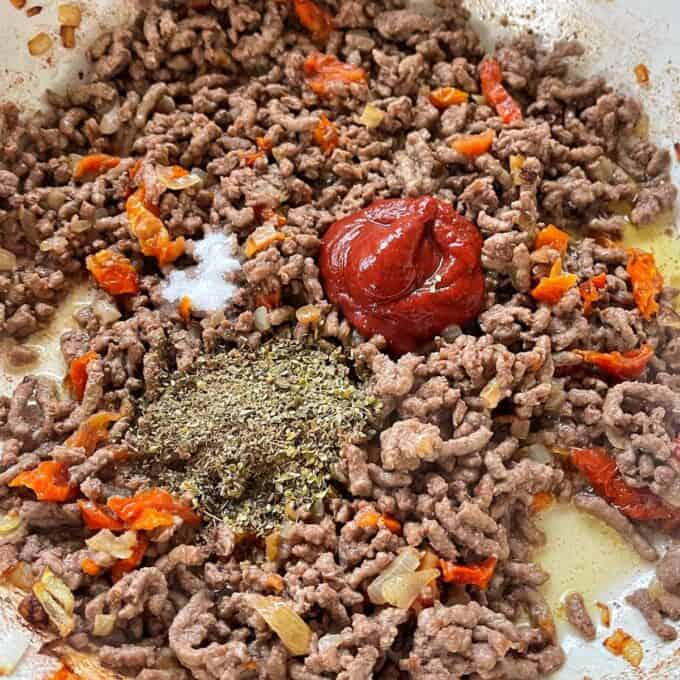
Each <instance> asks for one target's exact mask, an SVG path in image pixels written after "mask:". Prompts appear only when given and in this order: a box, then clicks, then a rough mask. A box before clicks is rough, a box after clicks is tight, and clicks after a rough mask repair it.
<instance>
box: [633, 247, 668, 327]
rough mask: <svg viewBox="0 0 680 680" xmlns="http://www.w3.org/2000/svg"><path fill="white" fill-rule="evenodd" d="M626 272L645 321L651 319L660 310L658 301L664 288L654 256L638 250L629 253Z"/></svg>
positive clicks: (634, 249)
mask: <svg viewBox="0 0 680 680" xmlns="http://www.w3.org/2000/svg"><path fill="white" fill-rule="evenodd" d="M627 252H628V264H627V266H626V271H627V272H628V276H629V277H630V281H631V283H632V285H633V299H634V300H635V304H636V305H637V307H638V309H639V310H640V313H641V314H642V316H643V317H644V318H645V319H651V318H652V316H654V314H656V312H657V311H658V309H659V305H658V303H657V301H656V298H657V296H658V295H659V293H661V289H662V288H663V276H661V272H659V270H658V269H657V268H656V262H655V261H654V255H652V253H645V252H643V251H642V250H638V249H637V248H630V249H629V250H628V251H627Z"/></svg>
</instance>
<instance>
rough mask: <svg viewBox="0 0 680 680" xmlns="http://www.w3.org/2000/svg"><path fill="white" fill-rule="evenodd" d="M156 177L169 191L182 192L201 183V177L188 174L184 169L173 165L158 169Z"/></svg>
mask: <svg viewBox="0 0 680 680" xmlns="http://www.w3.org/2000/svg"><path fill="white" fill-rule="evenodd" d="M156 177H157V178H158V181H159V182H160V183H161V184H162V185H163V186H165V187H167V188H168V189H172V190H174V191H181V190H182V189H188V188H189V187H193V186H194V185H196V184H200V183H201V177H199V175H197V174H196V173H194V172H188V171H187V170H185V169H184V168H181V167H179V166H176V165H173V166H171V167H166V166H163V165H159V166H157V167H156Z"/></svg>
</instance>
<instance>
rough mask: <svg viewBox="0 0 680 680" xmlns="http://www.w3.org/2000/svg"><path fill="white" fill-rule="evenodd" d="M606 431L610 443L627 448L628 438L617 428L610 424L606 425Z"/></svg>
mask: <svg viewBox="0 0 680 680" xmlns="http://www.w3.org/2000/svg"><path fill="white" fill-rule="evenodd" d="M604 433H605V434H606V435H607V439H609V443H610V444H611V445H612V446H613V447H614V448H616V449H625V448H626V447H627V446H628V439H627V438H626V436H625V435H624V434H622V433H621V432H619V431H618V430H617V429H616V428H614V427H611V426H609V425H605V426H604Z"/></svg>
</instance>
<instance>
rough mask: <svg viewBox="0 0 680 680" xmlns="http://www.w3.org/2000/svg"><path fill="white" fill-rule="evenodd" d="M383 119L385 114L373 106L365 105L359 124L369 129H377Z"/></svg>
mask: <svg viewBox="0 0 680 680" xmlns="http://www.w3.org/2000/svg"><path fill="white" fill-rule="evenodd" d="M384 118H385V112H384V111H381V110H380V109H379V108H378V107H377V106H373V104H366V106H365V107H364V111H363V113H362V114H361V118H359V122H360V123H361V124H362V125H365V126H366V127H367V128H369V129H373V128H377V127H378V126H379V125H380V123H382V122H383V119H384Z"/></svg>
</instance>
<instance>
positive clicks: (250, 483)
mask: <svg viewBox="0 0 680 680" xmlns="http://www.w3.org/2000/svg"><path fill="white" fill-rule="evenodd" d="M342 358H343V357H342V354H341V353H340V351H339V350H338V351H336V352H333V353H327V352H324V351H322V350H320V349H315V348H309V347H304V346H302V345H300V344H299V343H296V342H294V341H292V340H276V341H273V342H270V343H268V344H266V345H263V346H262V347H261V348H260V349H258V350H257V351H256V352H252V353H247V352H244V351H242V350H232V351H230V352H225V353H222V354H217V355H214V356H208V357H203V358H201V359H200V360H199V361H198V364H197V367H196V369H195V371H194V372H192V373H190V374H176V375H174V376H173V377H172V378H171V379H170V380H169V381H168V383H167V385H166V386H165V388H164V390H163V391H162V393H161V394H160V396H158V397H157V398H155V399H154V400H152V401H149V402H148V403H146V404H144V405H143V414H142V417H141V418H140V420H139V421H138V425H137V429H136V432H135V433H134V444H135V446H136V447H137V449H138V450H139V452H140V453H141V454H142V458H141V465H142V467H143V468H144V472H145V474H146V475H147V476H148V477H150V478H151V480H153V481H154V483H161V484H164V485H167V486H169V487H170V488H172V489H174V490H175V491H188V492H190V493H191V494H192V495H193V496H194V498H195V499H196V501H197V503H198V507H199V509H200V510H201V511H202V512H203V513H204V514H205V515H206V516H207V517H212V518H213V519H216V520H222V519H224V520H226V521H227V522H228V523H229V524H231V525H232V526H234V527H236V528H238V529H243V530H249V531H255V532H256V533H260V534H262V533H265V532H267V531H268V530H270V529H271V528H273V527H275V526H277V525H278V524H280V523H281V521H282V520H283V519H284V518H285V516H286V509H287V508H290V507H291V506H293V507H296V508H297V507H301V506H304V505H308V504H311V503H313V502H314V501H315V500H317V499H320V498H323V497H324V496H325V495H326V494H327V493H328V491H329V489H330V480H331V473H332V469H333V466H334V465H335V464H337V462H338V460H339V457H340V446H341V444H342V443H343V442H356V441H363V440H365V439H366V438H368V437H370V436H372V435H373V434H374V425H375V422H376V419H377V417H378V416H379V412H380V404H379V402H377V401H376V400H375V398H373V397H371V396H369V395H368V394H367V393H366V392H364V390H363V389H362V387H361V386H358V385H356V384H354V383H353V381H352V380H351V379H350V377H349V375H348V374H349V370H348V368H347V367H346V366H345V365H344V364H343V363H342Z"/></svg>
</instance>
